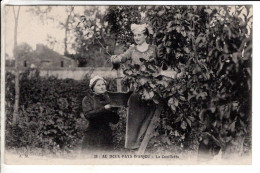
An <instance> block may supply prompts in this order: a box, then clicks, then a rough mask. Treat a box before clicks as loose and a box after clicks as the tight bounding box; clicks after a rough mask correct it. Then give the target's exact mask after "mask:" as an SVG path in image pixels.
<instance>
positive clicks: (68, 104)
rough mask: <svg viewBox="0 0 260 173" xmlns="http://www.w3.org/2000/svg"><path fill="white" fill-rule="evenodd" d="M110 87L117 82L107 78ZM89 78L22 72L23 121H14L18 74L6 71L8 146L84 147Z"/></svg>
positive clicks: (21, 100)
mask: <svg viewBox="0 0 260 173" xmlns="http://www.w3.org/2000/svg"><path fill="white" fill-rule="evenodd" d="M107 81H108V83H109V88H110V89H111V90H115V86H116V85H115V82H114V81H113V80H111V79H107ZM88 82H89V79H88V77H86V78H85V79H84V80H81V81H76V80H73V79H64V80H63V79H57V78H55V77H48V78H46V77H40V76H39V73H35V74H34V75H32V71H30V70H28V71H26V72H25V73H22V74H21V75H20V105H19V120H18V123H17V124H14V125H13V124H12V113H13V105H14V95H15V93H14V75H12V74H11V73H7V74H6V117H7V119H6V146H7V148H22V147H26V148H28V147H29V148H32V149H33V148H42V149H47V150H49V151H52V152H54V153H55V152H57V151H70V150H73V149H75V148H78V147H80V142H81V139H82V137H83V132H84V129H85V128H86V126H87V120H86V119H85V118H82V115H81V110H82V108H81V103H82V99H83V97H84V96H85V95H86V92H87V90H88V89H89V87H88Z"/></svg>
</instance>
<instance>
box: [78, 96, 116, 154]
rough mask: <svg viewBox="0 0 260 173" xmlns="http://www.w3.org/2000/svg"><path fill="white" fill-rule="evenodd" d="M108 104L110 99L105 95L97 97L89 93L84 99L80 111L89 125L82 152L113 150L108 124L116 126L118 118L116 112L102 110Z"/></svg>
mask: <svg viewBox="0 0 260 173" xmlns="http://www.w3.org/2000/svg"><path fill="white" fill-rule="evenodd" d="M109 103H110V99H109V97H108V95H107V94H101V95H97V94H94V93H93V92H91V91H90V92H89V94H88V96H86V97H84V99H83V101H82V109H83V113H84V115H85V117H86V119H87V120H88V121H89V125H88V128H87V130H86V131H85V134H84V138H83V142H82V150H83V151H88V152H91V151H96V150H98V151H109V150H112V149H113V137H112V130H111V128H110V126H109V123H113V124H116V123H117V122H118V121H119V116H118V114H117V113H116V112H114V111H111V110H106V109H105V108H104V106H105V105H107V104H109Z"/></svg>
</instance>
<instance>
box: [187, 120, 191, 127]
mask: <svg viewBox="0 0 260 173" xmlns="http://www.w3.org/2000/svg"><path fill="white" fill-rule="evenodd" d="M186 122H187V123H188V125H189V126H190V127H191V120H190V119H188V118H186Z"/></svg>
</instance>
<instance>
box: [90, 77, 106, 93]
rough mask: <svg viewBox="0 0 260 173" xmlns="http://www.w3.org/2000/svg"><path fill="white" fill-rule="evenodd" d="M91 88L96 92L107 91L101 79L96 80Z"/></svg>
mask: <svg viewBox="0 0 260 173" xmlns="http://www.w3.org/2000/svg"><path fill="white" fill-rule="evenodd" d="M93 90H94V92H95V93H97V94H103V93H105V92H106V91H107V89H106V84H105V82H104V81H103V80H98V81H97V83H96V85H95V86H94V88H93Z"/></svg>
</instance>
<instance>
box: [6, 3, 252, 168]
mask: <svg viewBox="0 0 260 173" xmlns="http://www.w3.org/2000/svg"><path fill="white" fill-rule="evenodd" d="M2 10H4V12H3V14H4V21H2V24H4V25H3V27H4V33H3V34H4V41H3V44H4V55H3V54H2V57H1V65H2V66H1V69H2V68H4V72H5V74H1V75H2V76H1V80H2V82H1V84H2V85H1V87H4V91H5V92H4V93H1V96H2V97H4V103H3V104H4V110H1V111H2V112H3V113H2V117H1V119H2V121H4V122H3V123H2V125H3V124H4V127H3V128H2V129H4V141H1V142H2V145H4V150H2V151H1V154H4V160H3V163H4V164H6V165H58V164H59V165H251V164H252V46H253V36H252V35H253V5H239V4H236V5H189V4H187V5H10V4H7V5H4V6H2ZM254 10H257V9H254ZM2 72H3V71H2ZM3 77H4V78H3ZM2 134H3V133H2ZM2 139H3V138H2Z"/></svg>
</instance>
